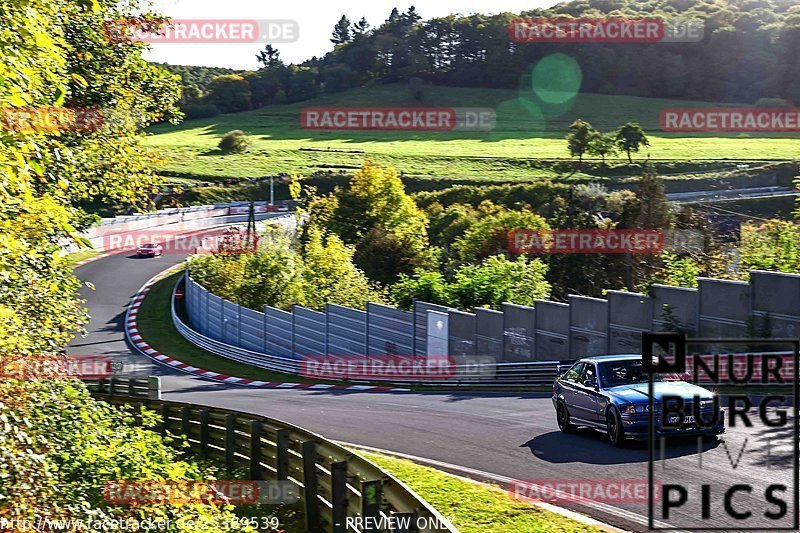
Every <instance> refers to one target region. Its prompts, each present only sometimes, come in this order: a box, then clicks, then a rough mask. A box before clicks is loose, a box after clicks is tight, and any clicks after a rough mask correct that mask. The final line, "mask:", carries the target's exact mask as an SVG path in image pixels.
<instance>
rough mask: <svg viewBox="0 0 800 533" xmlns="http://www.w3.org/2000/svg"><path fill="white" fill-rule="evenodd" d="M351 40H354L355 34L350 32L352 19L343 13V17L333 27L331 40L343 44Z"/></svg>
mask: <svg viewBox="0 0 800 533" xmlns="http://www.w3.org/2000/svg"><path fill="white" fill-rule="evenodd" d="M351 40H353V36H352V35H351V34H350V21H349V20H348V18H347V17H346V16H345V15H342V18H340V19H339V22H337V23H336V26H334V27H333V34H332V39H331V42H332V43H333V44H343V43H349V42H350V41H351Z"/></svg>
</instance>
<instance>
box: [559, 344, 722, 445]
mask: <svg viewBox="0 0 800 533" xmlns="http://www.w3.org/2000/svg"><path fill="white" fill-rule="evenodd" d="M653 381H654V383H653V393H654V397H653V407H654V411H655V412H654V421H655V425H656V427H655V433H656V435H657V436H659V437H661V436H679V435H719V434H720V433H724V432H725V421H724V412H723V411H722V410H721V409H720V407H719V403H718V400H716V399H715V397H714V395H713V394H712V393H711V392H710V391H709V390H707V389H704V388H703V387H699V386H697V385H694V384H692V383H687V382H685V381H681V379H680V377H678V376H677V375H665V374H657V375H654V377H653ZM665 402H666V404H667V406H668V409H667V411H668V412H667V413H666V416H665V417H663V418H664V420H663V421H662V416H661V405H662V404H663V403H665ZM696 402H699V406H698V405H695V403H696ZM680 404H682V406H681V405H680ZM553 406H554V407H555V408H556V419H557V420H558V427H559V429H560V430H561V431H563V432H565V433H569V432H571V431H573V430H574V429H575V428H576V427H577V426H587V427H590V428H594V429H599V430H602V431H605V432H606V434H607V435H608V438H609V440H610V441H611V443H612V444H614V445H615V446H621V445H622V443H624V442H625V440H626V439H646V438H648V434H649V420H650V412H649V411H650V396H649V394H648V375H647V374H646V373H644V372H643V369H642V356H641V355H604V356H595V357H587V358H585V359H581V360H580V361H578V362H577V363H575V364H574V365H572V367H571V368H570V369H569V370H567V371H566V372H565V373H564V374H562V375H560V376H559V377H558V378H556V381H555V383H554V385H553ZM679 407H680V408H679ZM678 411H680V412H681V413H683V414H682V415H681V414H678ZM673 414H675V415H676V416H672V415H673ZM696 416H699V418H700V420H696Z"/></svg>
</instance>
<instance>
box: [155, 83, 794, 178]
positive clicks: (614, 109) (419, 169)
mask: <svg viewBox="0 0 800 533" xmlns="http://www.w3.org/2000/svg"><path fill="white" fill-rule="evenodd" d="M318 106H335V107H359V106H408V107H420V106H431V107H483V108H486V107H490V108H493V109H495V110H496V112H497V127H496V128H495V130H494V131H492V132H411V131H409V132H378V131H310V130H303V129H301V127H300V111H301V110H302V109H303V108H306V107H318ZM729 106H730V105H729ZM668 107H673V108H674V107H718V106H717V105H716V104H713V103H702V102H686V101H677V100H662V99H652V98H640V97H631V96H609V95H598V94H579V95H578V96H577V97H576V98H575V99H574V100H572V101H570V102H567V103H566V104H565V105H563V106H561V108H560V109H556V110H553V109H549V110H547V111H546V112H540V111H539V108H538V107H537V105H536V104H534V103H533V102H532V101H531V100H529V99H527V98H526V99H521V98H520V92H518V91H514V90H500V89H472V88H453V87H430V88H428V89H426V91H425V97H424V100H423V102H421V103H420V102H416V101H414V100H413V99H412V98H411V95H410V92H409V90H408V88H407V86H406V85H401V84H394V85H380V86H373V87H369V88H361V89H355V90H351V91H347V92H345V93H338V94H333V95H325V96H321V97H319V98H316V99H314V100H309V101H305V102H300V103H295V104H286V105H275V106H269V107H264V108H262V109H259V110H255V111H248V112H242V113H233V114H227V115H220V116H217V117H214V118H211V119H198V120H191V121H186V122H184V123H183V124H181V125H179V126H170V125H159V126H155V127H153V128H151V132H152V133H153V135H152V136H151V137H149V138H148V139H147V142H146V144H147V145H149V146H150V147H153V148H157V149H158V150H159V152H160V153H161V154H162V155H163V156H164V157H165V158H166V160H167V162H166V164H165V165H164V166H163V167H161V169H160V170H161V171H163V172H165V173H167V174H170V175H173V176H183V177H188V178H202V179H214V178H228V177H235V178H240V177H255V176H261V175H265V174H275V173H279V172H293V171H294V172H299V173H301V174H305V175H309V174H312V173H314V172H317V171H322V172H326V171H329V170H331V171H333V172H335V173H336V172H339V171H340V170H345V171H350V170H352V169H354V168H357V167H358V166H360V164H361V162H362V161H363V160H364V159H366V158H369V159H372V160H375V161H379V162H383V163H387V164H392V165H394V166H395V167H397V168H398V169H399V170H400V171H402V172H404V173H405V174H406V175H412V176H419V177H426V176H427V177H434V176H437V177H448V178H454V179H467V178H470V179H474V178H486V179H489V180H492V179H502V180H516V179H519V180H530V179H537V178H551V177H556V175H555V174H554V173H553V172H552V171H550V170H547V169H541V168H533V167H532V165H531V160H532V159H568V158H569V154H568V152H567V149H566V142H565V141H564V135H565V134H566V131H567V129H568V128H569V125H570V124H571V123H572V122H573V121H574V120H575V119H577V118H582V119H584V120H588V121H589V122H591V123H592V124H593V125H594V127H595V128H597V129H599V130H601V131H611V130H613V129H615V128H616V127H617V126H618V125H620V124H622V123H624V122H627V121H638V122H639V123H640V124H641V125H642V127H643V128H644V129H645V130H646V131H647V132H648V134H649V135H650V140H651V146H650V148H645V151H644V152H642V153H640V154H638V155H637V156H636V159H638V160H640V161H641V160H643V159H645V158H646V157H647V155H648V154H649V156H650V157H651V158H653V159H667V160H675V161H681V160H726V159H728V160H731V159H732V160H780V159H784V160H788V159H794V158H797V157H798V155H800V144H798V142H797V141H798V135H797V134H791V133H787V134H766V135H765V134H666V133H662V132H660V131H659V114H660V112H661V110H662V109H664V108H668ZM233 129H241V130H244V131H246V132H248V133H250V134H251V135H252V140H253V146H252V147H251V149H250V150H249V151H248V152H247V153H244V154H234V155H225V154H223V153H221V152H220V151H219V150H218V149H217V144H218V142H219V139H220V137H221V136H222V135H224V134H225V133H226V132H228V131H230V130H233ZM622 158H623V155H622V154H620V156H619V160H620V161H621V160H622Z"/></svg>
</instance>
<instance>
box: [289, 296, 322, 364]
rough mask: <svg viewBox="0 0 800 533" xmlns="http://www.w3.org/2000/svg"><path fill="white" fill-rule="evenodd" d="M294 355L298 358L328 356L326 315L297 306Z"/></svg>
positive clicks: (295, 310) (294, 307) (293, 309)
mask: <svg viewBox="0 0 800 533" xmlns="http://www.w3.org/2000/svg"><path fill="white" fill-rule="evenodd" d="M292 314H293V315H294V329H293V332H294V353H295V355H296V356H297V357H305V356H308V355H326V354H325V352H326V350H327V346H326V335H327V317H326V315H325V313H320V312H319V311H314V310H312V309H306V308H305V307H300V306H299V305H295V306H293V307H292Z"/></svg>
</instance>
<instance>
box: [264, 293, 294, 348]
mask: <svg viewBox="0 0 800 533" xmlns="http://www.w3.org/2000/svg"><path fill="white" fill-rule="evenodd" d="M264 314H265V315H266V321H265V322H266V328H265V332H266V333H265V345H266V352H267V353H268V354H270V355H277V356H279V357H288V358H293V357H294V341H293V339H292V321H293V320H294V316H293V315H292V313H289V312H288V311H284V310H282V309H277V308H275V307H270V306H268V305H265V306H264Z"/></svg>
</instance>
